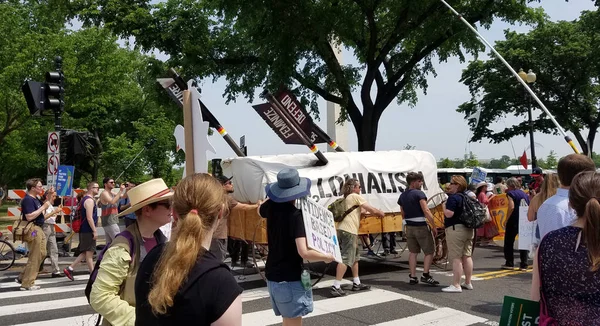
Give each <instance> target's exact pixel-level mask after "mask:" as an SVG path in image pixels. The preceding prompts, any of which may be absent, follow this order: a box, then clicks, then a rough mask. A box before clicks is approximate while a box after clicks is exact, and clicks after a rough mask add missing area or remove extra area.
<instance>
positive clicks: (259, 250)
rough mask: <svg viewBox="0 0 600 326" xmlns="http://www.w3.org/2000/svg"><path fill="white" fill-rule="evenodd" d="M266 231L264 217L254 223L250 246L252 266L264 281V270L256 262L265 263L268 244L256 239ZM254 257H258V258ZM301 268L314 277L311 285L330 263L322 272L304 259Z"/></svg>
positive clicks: (321, 276) (318, 279)
mask: <svg viewBox="0 0 600 326" xmlns="http://www.w3.org/2000/svg"><path fill="white" fill-rule="evenodd" d="M266 231H267V219H265V218H261V219H260V220H259V221H258V223H256V227H255V228H254V235H253V243H254V245H253V246H252V260H253V261H254V267H255V268H256V272H257V273H258V275H260V277H261V278H262V279H263V280H264V281H265V282H266V281H267V277H266V275H265V270H264V268H261V266H260V265H259V264H258V262H262V263H263V264H262V266H266V265H267V257H268V255H269V246H268V244H267V243H264V242H261V241H257V240H260V239H261V237H260V234H261V233H262V232H265V233H266ZM256 257H259V258H258V259H257V258H256ZM303 265H304V266H303V268H304V269H306V270H307V271H308V272H309V273H310V274H311V275H312V276H314V277H316V280H315V281H314V282H313V285H312V286H313V287H314V286H315V285H317V283H319V281H321V279H323V277H324V276H325V273H326V272H327V268H328V267H329V265H330V264H327V265H326V266H325V268H323V271H322V272H319V271H316V270H315V269H314V267H313V266H311V263H310V262H309V261H304V264H303Z"/></svg>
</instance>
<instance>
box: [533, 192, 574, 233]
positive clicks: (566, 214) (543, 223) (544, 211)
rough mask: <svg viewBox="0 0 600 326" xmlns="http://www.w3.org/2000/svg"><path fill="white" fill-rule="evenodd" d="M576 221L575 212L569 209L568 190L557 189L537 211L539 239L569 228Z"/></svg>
mask: <svg viewBox="0 0 600 326" xmlns="http://www.w3.org/2000/svg"><path fill="white" fill-rule="evenodd" d="M576 219H577V214H576V213H575V211H574V210H573V209H572V208H570V207H569V190H568V189H562V188H558V189H557V191H556V195H554V196H552V197H550V198H548V199H546V201H545V202H544V203H543V204H542V205H541V206H540V208H539V209H538V211H537V223H538V227H539V229H540V237H541V238H544V236H545V235H546V234H548V233H550V232H552V231H554V230H558V229H560V228H563V227H565V226H570V225H571V224H573V222H575V220H576Z"/></svg>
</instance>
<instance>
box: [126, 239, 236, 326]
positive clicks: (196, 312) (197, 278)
mask: <svg viewBox="0 0 600 326" xmlns="http://www.w3.org/2000/svg"><path fill="white" fill-rule="evenodd" d="M165 246H166V244H160V245H158V246H156V247H154V249H152V250H151V251H150V252H149V253H148V255H147V256H146V258H144V261H143V262H142V264H141V265H140V269H139V270H138V273H137V278H136V281H135V300H136V306H135V324H136V325H140V326H148V325H206V326H208V325H210V324H212V323H214V322H215V321H217V320H218V319H219V318H221V316H223V314H224V313H225V311H227V309H229V306H231V304H232V303H233V301H235V299H236V298H237V297H238V296H239V295H240V294H241V293H242V291H243V289H242V288H241V287H240V286H239V285H238V284H237V282H236V281H235V278H234V277H233V275H231V272H230V270H229V268H228V267H227V265H225V264H223V263H221V262H220V261H219V260H217V257H215V255H213V254H212V253H211V252H209V251H206V252H205V253H204V255H202V256H201V257H200V258H199V259H198V262H197V263H196V265H195V266H194V267H193V268H192V270H191V271H190V273H189V274H188V277H187V279H186V280H185V281H184V283H183V284H182V285H181V287H180V288H179V291H178V292H177V294H176V295H175V298H174V300H173V306H172V307H171V308H170V309H169V310H168V312H167V314H165V315H160V316H158V317H157V316H155V315H154V314H153V313H152V307H150V304H149V303H148V294H149V293H150V290H151V289H152V284H151V283H150V282H151V280H152V273H153V272H154V269H155V267H156V265H157V263H158V261H159V259H160V256H161V254H162V252H163V250H164V248H165Z"/></svg>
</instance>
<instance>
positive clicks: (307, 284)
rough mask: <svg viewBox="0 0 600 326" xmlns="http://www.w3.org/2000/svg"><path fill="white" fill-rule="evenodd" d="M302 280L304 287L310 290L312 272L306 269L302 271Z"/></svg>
mask: <svg viewBox="0 0 600 326" xmlns="http://www.w3.org/2000/svg"><path fill="white" fill-rule="evenodd" d="M300 281H301V282H302V287H303V288H304V289H305V290H310V288H311V287H312V286H311V284H310V274H308V272H307V271H306V269H305V270H303V271H302V275H300Z"/></svg>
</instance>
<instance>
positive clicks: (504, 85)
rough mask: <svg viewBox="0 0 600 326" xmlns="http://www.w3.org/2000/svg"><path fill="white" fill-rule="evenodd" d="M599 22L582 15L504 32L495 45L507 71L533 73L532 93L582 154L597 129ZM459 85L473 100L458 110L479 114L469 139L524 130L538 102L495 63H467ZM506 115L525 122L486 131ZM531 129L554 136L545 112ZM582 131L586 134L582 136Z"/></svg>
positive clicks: (598, 17)
mask: <svg viewBox="0 0 600 326" xmlns="http://www.w3.org/2000/svg"><path fill="white" fill-rule="evenodd" d="M599 22H600V12H598V11H593V12H589V11H588V12H583V13H582V15H581V17H580V18H579V19H578V20H575V21H573V22H566V21H560V22H550V21H546V22H544V23H542V24H539V25H538V26H537V27H536V28H535V29H533V30H532V31H531V32H529V33H527V34H519V33H516V32H510V31H506V32H505V37H506V40H504V41H498V42H496V46H495V47H496V49H497V50H498V52H500V53H502V55H503V56H504V57H505V59H506V60H507V61H508V63H509V64H510V65H511V66H512V67H515V68H520V67H521V68H523V69H524V70H525V71H527V70H529V69H532V70H533V71H534V72H535V73H536V74H537V81H536V82H535V83H534V84H533V86H532V88H533V90H534V91H535V92H536V94H537V96H538V97H539V98H540V99H541V100H542V102H544V104H545V105H546V107H547V108H548V110H549V111H550V112H551V113H552V115H553V116H554V117H555V118H556V120H557V121H558V122H559V124H560V125H561V126H562V127H563V128H565V129H566V130H568V131H570V132H572V133H573V134H574V135H575V138H576V140H577V142H578V143H579V146H580V147H581V148H582V149H583V152H584V153H585V154H590V153H591V152H592V149H593V146H594V140H595V137H596V132H597V130H598V127H599V126H600V114H599V113H598V111H599V103H600V85H599V84H598V79H599V78H600V69H598V67H600V57H599V56H598V49H599V48H600V23H599ZM461 81H462V82H463V83H464V84H465V85H467V86H468V87H469V91H470V92H471V95H472V98H471V100H470V101H469V102H466V103H463V104H462V105H460V107H459V108H458V110H457V111H459V112H463V113H464V114H465V116H466V117H468V116H470V115H471V114H473V113H474V112H476V111H478V110H480V111H481V115H480V119H479V124H478V125H477V126H476V128H475V120H474V119H471V120H470V121H469V125H470V126H471V129H472V130H473V137H472V139H471V140H472V141H479V140H482V139H485V138H487V139H490V140H492V141H493V142H496V143H499V142H502V141H505V140H508V139H510V138H512V137H514V136H517V135H525V134H526V133H527V132H528V131H529V123H528V121H527V118H526V117H527V113H528V110H529V108H530V107H532V106H533V107H534V108H536V109H537V104H534V103H532V102H531V101H530V100H529V95H528V94H526V93H525V90H524V88H523V87H522V85H520V84H519V83H518V82H517V80H515V78H514V77H513V76H512V75H511V74H510V72H509V71H508V70H507V69H506V67H504V66H503V64H502V63H501V62H500V61H499V60H498V59H496V58H493V59H491V60H488V61H485V62H484V61H480V60H476V61H473V62H471V63H470V64H469V66H468V68H467V69H466V70H464V71H463V74H462V79H461ZM506 114H514V115H516V116H521V117H525V119H523V122H521V123H519V124H517V125H515V126H510V127H507V128H506V129H504V130H501V131H494V130H491V129H490V125H491V124H492V123H494V122H496V121H498V120H500V119H502V118H503V117H504V116H505V115H506ZM534 128H535V130H537V131H541V132H544V133H554V134H556V133H557V130H556V128H555V126H554V124H552V122H551V121H550V119H549V118H548V117H547V116H546V115H545V114H542V115H540V116H539V118H538V119H537V120H535V121H534ZM584 130H588V134H587V136H584V135H583V132H584Z"/></svg>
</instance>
